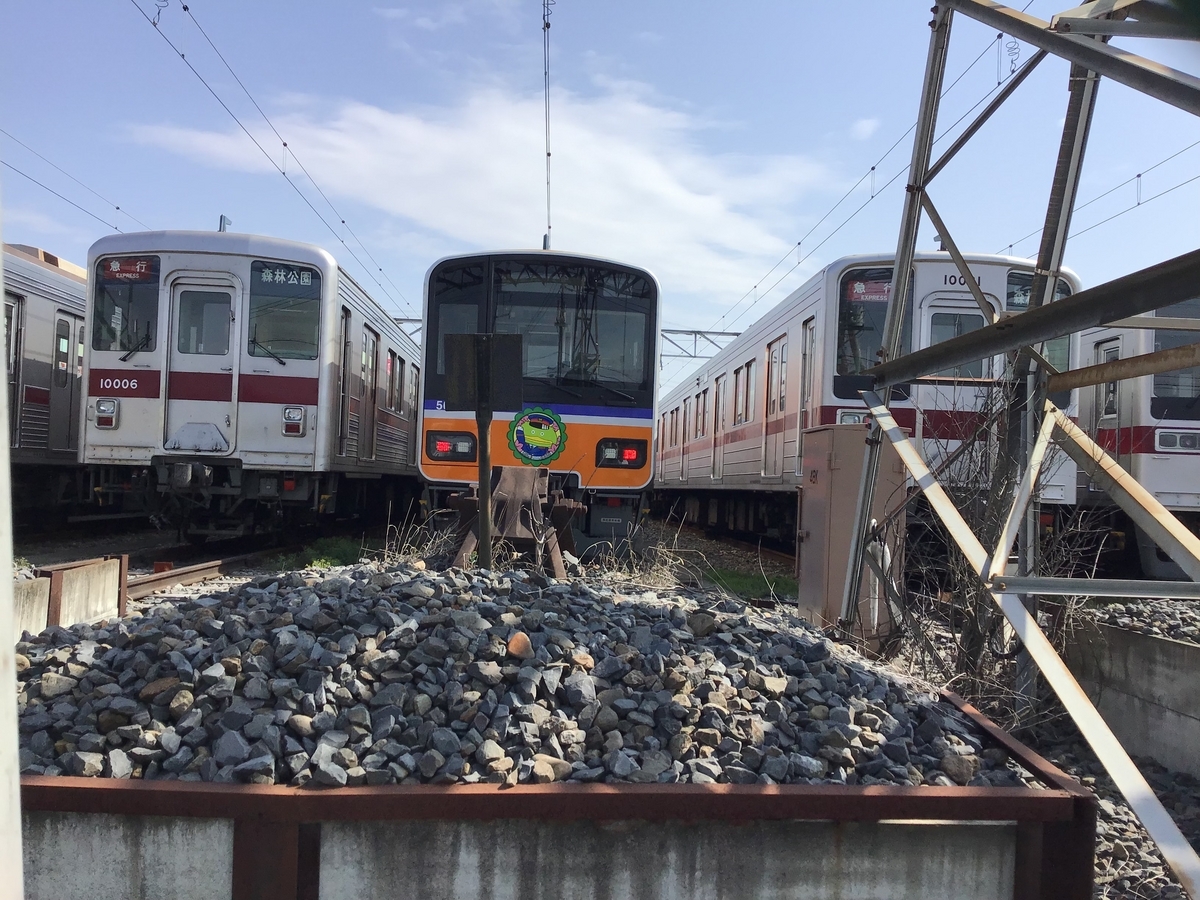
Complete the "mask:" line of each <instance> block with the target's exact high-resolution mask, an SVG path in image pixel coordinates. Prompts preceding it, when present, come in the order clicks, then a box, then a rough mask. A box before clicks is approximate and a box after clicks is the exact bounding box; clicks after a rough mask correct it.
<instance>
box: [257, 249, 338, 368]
mask: <svg viewBox="0 0 1200 900" xmlns="http://www.w3.org/2000/svg"><path fill="white" fill-rule="evenodd" d="M320 325H321V273H320V272H318V271H317V270H316V269H310V268H307V267H304V266H295V265H289V264H287V263H277V262H257V261H256V262H254V263H252V264H251V266H250V320H249V329H248V336H247V350H248V351H249V353H250V355H251V356H263V357H268V358H271V359H275V360H276V361H279V362H282V361H283V360H288V359H316V358H317V351H318V349H319V345H318V343H317V338H318V332H319V331H320Z"/></svg>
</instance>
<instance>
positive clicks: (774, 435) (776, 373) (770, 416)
mask: <svg viewBox="0 0 1200 900" xmlns="http://www.w3.org/2000/svg"><path fill="white" fill-rule="evenodd" d="M786 407H787V335H784V336H783V337H781V338H778V339H777V340H775V341H772V342H771V343H770V344H768V345H767V420H766V422H765V423H764V427H763V470H762V473H763V477H764V478H781V477H783V445H784V441H785V439H786V438H787V434H786V432H785V431H784V427H783V421H784V417H785V413H786Z"/></svg>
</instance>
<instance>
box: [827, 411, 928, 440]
mask: <svg viewBox="0 0 1200 900" xmlns="http://www.w3.org/2000/svg"><path fill="white" fill-rule="evenodd" d="M840 409H852V410H856V411H857V410H863V409H864V407H861V406H822V407H821V411H820V416H819V417H814V418H819V422H815V423H813V424H814V425H818V424H819V425H836V424H837V414H838V410H840ZM892 418H893V419H895V420H896V424H897V425H899V426H900V427H901V428H903V429H905V430H906V431H907V432H908V433H909V434H912V433H913V432H915V431H916V429H917V411H916V410H915V409H914V408H913V407H911V406H900V407H897V408H896V409H893V410H892ZM810 427H812V426H810Z"/></svg>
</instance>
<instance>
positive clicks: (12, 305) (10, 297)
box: [4, 294, 21, 415]
mask: <svg viewBox="0 0 1200 900" xmlns="http://www.w3.org/2000/svg"><path fill="white" fill-rule="evenodd" d="M4 301H5V302H4V355H5V358H6V359H7V360H8V376H9V378H12V377H13V376H14V375H16V374H17V360H18V359H19V358H20V353H19V352H18V349H17V344H18V343H19V342H18V341H17V339H16V334H17V326H18V324H19V321H20V316H19V315H18V312H17V310H18V309H19V308H20V304H21V298H20V297H17V296H16V295H14V294H5V295H4ZM9 415H12V412H11V410H10V412H9Z"/></svg>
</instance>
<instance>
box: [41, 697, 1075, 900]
mask: <svg viewBox="0 0 1200 900" xmlns="http://www.w3.org/2000/svg"><path fill="white" fill-rule="evenodd" d="M942 696H943V698H944V699H945V700H946V701H947V702H949V703H951V704H953V705H954V706H955V707H957V708H958V710H959V711H960V713H961V714H962V715H964V716H966V717H967V718H969V719H970V720H971V721H972V722H974V723H975V725H976V726H978V727H979V728H980V729H981V730H982V731H984V732H985V733H986V735H987V737H988V738H989V739H991V740H992V741H994V742H995V743H996V744H997V745H999V746H1000V747H1002V748H1003V749H1004V750H1005V751H1006V752H1007V753H1008V754H1009V756H1010V757H1011V758H1012V759H1014V760H1016V761H1017V762H1019V763H1020V764H1021V765H1022V766H1024V767H1025V768H1026V769H1027V770H1028V771H1029V772H1030V773H1032V774H1033V775H1034V776H1035V777H1036V778H1037V779H1038V780H1040V781H1041V782H1042V784H1043V785H1044V786H1045V788H1046V789H1045V790H1036V789H1031V788H1024V787H1014V788H983V787H976V788H973V787H934V786H927V787H899V786H886V785H871V786H856V785H852V786H843V785H773V786H760V785H732V784H711V785H658V784H647V785H638V784H546V785H520V786H518V787H515V788H513V789H511V790H499V789H498V788H497V786H496V785H459V786H449V787H439V786H433V785H412V786H408V785H396V786H388V787H357V788H337V789H333V790H320V789H298V788H291V787H284V786H277V785H252V784H251V785H219V784H208V783H196V782H192V783H185V782H179V781H169V782H164V781H138V780H113V779H103V778H98V779H93V778H73V777H45V776H33V777H26V778H23V779H22V781H21V803H22V808H23V809H25V810H26V811H28V812H58V813H106V814H109V815H125V816H168V817H183V818H206V819H232V820H233V823H234V835H233V885H232V888H233V890H232V898H233V900H250V898H254V900H317V896H318V894H317V889H316V886H317V884H318V883H319V877H320V846H321V823H322V822H351V821H355V822H385V821H439V820H440V821H445V820H465V821H480V820H495V819H537V820H541V821H552V822H572V821H591V822H597V823H604V822H622V821H631V820H637V821H643V822H669V821H693V822H698V821H716V822H722V823H729V824H731V825H734V824H738V823H746V822H754V821H790V820H791V821H794V820H801V821H825V822H833V823H841V822H884V821H894V820H919V821H931V822H932V821H940V822H947V821H950V822H952V821H973V822H978V821H988V822H1015V823H1016V829H1017V854H1016V861H1015V867H1014V868H1015V871H1014V879H1015V883H1016V890H1015V891H1014V896H1015V897H1017V898H1021V900H1090V898H1091V896H1092V887H1093V879H1094V871H1093V858H1092V849H1093V847H1094V843H1095V829H1096V813H1095V806H1096V801H1095V798H1094V797H1092V795H1091V793H1090V792H1089V791H1087V790H1086V789H1085V788H1083V787H1082V786H1080V785H1079V784H1077V783H1076V782H1075V781H1073V780H1072V779H1071V778H1070V777H1068V776H1067V775H1066V774H1065V773H1063V772H1062V771H1060V770H1059V769H1057V768H1056V767H1055V766H1054V765H1052V764H1051V763H1049V762H1047V761H1046V760H1045V759H1043V758H1042V757H1040V756H1038V755H1037V754H1036V753H1034V752H1033V751H1032V750H1030V749H1029V748H1028V747H1025V746H1023V745H1022V744H1020V743H1019V742H1018V741H1017V740H1016V739H1015V738H1013V737H1012V736H1011V735H1009V734H1007V733H1005V732H1004V731H1003V730H1001V729H1000V728H999V727H998V726H997V725H995V723H993V722H991V721H989V720H988V719H987V718H986V717H985V716H983V715H982V714H981V713H980V712H979V711H978V710H977V709H975V708H974V707H973V706H971V705H970V704H969V703H967V702H966V701H964V700H963V699H962V698H961V697H958V696H957V695H955V694H952V693H950V692H943V694H942Z"/></svg>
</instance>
